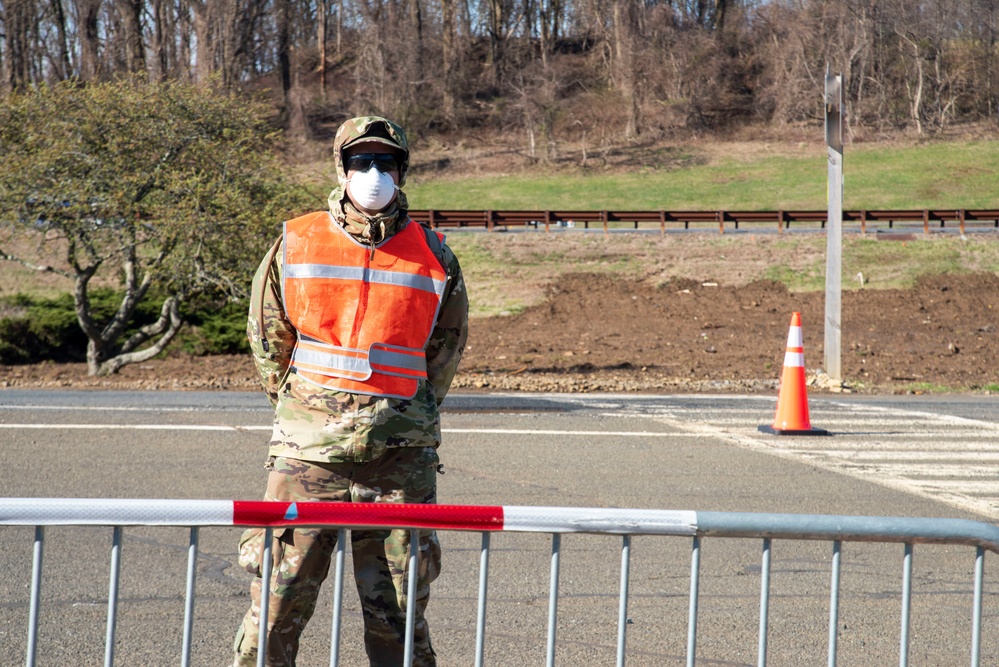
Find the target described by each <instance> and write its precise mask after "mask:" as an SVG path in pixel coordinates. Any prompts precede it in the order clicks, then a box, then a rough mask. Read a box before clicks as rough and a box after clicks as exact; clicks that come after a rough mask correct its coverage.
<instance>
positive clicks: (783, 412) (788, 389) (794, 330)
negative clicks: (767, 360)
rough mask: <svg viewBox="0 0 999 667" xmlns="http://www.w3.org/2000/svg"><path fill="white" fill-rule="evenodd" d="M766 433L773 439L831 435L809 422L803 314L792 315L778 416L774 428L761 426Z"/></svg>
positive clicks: (772, 426) (775, 417) (781, 382)
mask: <svg viewBox="0 0 999 667" xmlns="http://www.w3.org/2000/svg"><path fill="white" fill-rule="evenodd" d="M759 430H760V431H761V432H763V433H770V434H773V435H829V431H826V430H825V429H821V428H813V427H812V424H811V421H809V418H808V391H807V390H806V389H805V348H804V343H803V342H802V335H801V313H792V314H791V328H790V330H789V331H788V334H787V351H786V352H785V353H784V370H783V372H782V373H781V378H780V394H779V395H778V397H777V413H776V414H775V415H774V423H773V425H771V426H760V427H759Z"/></svg>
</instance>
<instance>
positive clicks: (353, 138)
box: [329, 116, 409, 243]
mask: <svg viewBox="0 0 999 667" xmlns="http://www.w3.org/2000/svg"><path fill="white" fill-rule="evenodd" d="M361 140H364V141H377V142H381V143H383V144H385V145H386V146H388V147H391V148H393V149H394V150H395V151H396V152H402V154H403V156H402V160H401V163H400V166H399V187H400V188H402V187H403V186H404V185H405V184H406V172H408V171H409V141H408V140H407V139H406V133H405V131H403V129H402V128H401V127H399V126H398V125H396V124H395V123H393V122H392V121H390V120H388V119H387V118H382V117H380V116H359V117H357V118H351V119H350V120H348V121H345V122H344V123H343V125H341V126H340V128H339V129H338V130H337V131H336V137H335V138H334V139H333V160H334V163H335V165H336V177H337V186H336V188H334V190H333V192H331V193H330V196H329V206H330V213H332V214H333V218H334V219H335V220H336V221H337V222H339V223H340V224H341V225H343V226H344V227H345V228H346V229H347V231H349V232H350V233H351V234H354V235H357V236H363V237H364V238H366V239H372V240H373V241H374V242H376V243H377V242H379V241H380V240H381V239H382V238H387V237H389V236H391V235H392V234H394V233H395V231H396V229H397V228H398V225H399V224H400V223H401V222H404V221H405V220H406V217H407V212H408V210H409V203H408V202H407V201H406V195H405V194H404V193H403V192H402V190H401V189H400V190H399V191H398V193H397V196H396V199H395V201H393V202H392V204H391V205H390V206H389V207H388V208H387V209H385V210H384V211H381V212H379V213H378V214H377V215H375V216H367V215H364V214H363V213H361V212H360V211H358V210H357V209H355V208H354V206H353V204H351V202H350V199H349V198H348V197H347V187H346V181H347V172H346V170H345V168H344V164H343V151H344V149H345V148H347V147H348V146H350V145H351V144H353V143H355V142H357V141H361ZM376 230H377V231H376Z"/></svg>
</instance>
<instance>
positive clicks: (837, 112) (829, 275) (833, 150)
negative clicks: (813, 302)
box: [824, 63, 843, 382]
mask: <svg viewBox="0 0 999 667" xmlns="http://www.w3.org/2000/svg"><path fill="white" fill-rule="evenodd" d="M825 93H826V97H825V100H826V146H827V147H828V150H829V186H828V191H827V198H828V204H829V219H828V225H827V228H826V321H825V346H824V350H825V370H826V374H827V375H828V376H829V378H830V379H831V380H834V381H836V382H839V381H841V380H842V377H843V376H842V371H841V366H840V350H841V344H840V331H841V326H840V323H841V315H842V305H841V301H840V293H841V290H842V275H843V77H842V75H840V74H836V75H833V74H832V73H831V72H830V71H829V65H828V63H827V64H826V91H825Z"/></svg>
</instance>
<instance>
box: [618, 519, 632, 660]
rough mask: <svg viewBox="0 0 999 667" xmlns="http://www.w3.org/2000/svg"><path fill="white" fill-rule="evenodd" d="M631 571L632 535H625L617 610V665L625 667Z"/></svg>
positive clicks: (622, 546)
mask: <svg viewBox="0 0 999 667" xmlns="http://www.w3.org/2000/svg"><path fill="white" fill-rule="evenodd" d="M630 573H631V535H625V536H624V540H623V543H622V545H621V595H620V599H619V601H618V612H617V667H624V654H625V642H626V637H627V628H628V582H629V575H630Z"/></svg>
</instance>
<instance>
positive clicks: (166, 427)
mask: <svg viewBox="0 0 999 667" xmlns="http://www.w3.org/2000/svg"><path fill="white" fill-rule="evenodd" d="M0 428H7V429H43V430H54V429H82V430H116V431H129V430H135V431H270V430H272V429H273V427H272V426H226V425H219V424H0ZM441 432H442V433H481V434H484V435H491V434H492V435H591V436H602V437H606V436H620V437H636V438H684V437H686V438H703V437H705V436H704V434H701V433H662V432H658V431H556V430H539V429H514V428H443V429H441Z"/></svg>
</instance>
